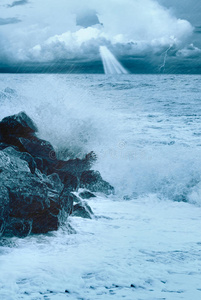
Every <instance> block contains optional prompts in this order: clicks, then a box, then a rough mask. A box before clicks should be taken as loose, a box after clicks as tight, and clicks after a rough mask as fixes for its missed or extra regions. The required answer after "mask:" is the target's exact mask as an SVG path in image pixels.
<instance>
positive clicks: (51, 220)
mask: <svg viewBox="0 0 201 300" xmlns="http://www.w3.org/2000/svg"><path fill="white" fill-rule="evenodd" d="M37 132H38V129H37V126H36V125H35V124H34V122H33V121H32V120H31V119H30V118H29V117H28V116H27V115H26V113H24V112H20V113H19V114H17V115H13V116H9V117H6V118H4V119H3V120H2V121H1V122H0V236H8V237H12V236H17V237H25V236H27V235H28V234H30V233H32V234H41V233H47V232H48V231H53V230H57V229H58V228H59V226H60V224H61V223H62V222H65V221H66V219H67V217H68V216H69V215H71V214H72V213H74V215H80V216H82V217H89V218H90V217H91V215H92V211H91V209H90V207H88V205H87V204H86V203H84V204H82V203H78V204H76V205H77V206H76V205H74V206H73V203H74V202H76V201H75V196H74V195H73V194H72V193H71V192H73V191H76V190H78V189H79V188H80V187H81V188H84V189H88V190H89V191H88V192H87V193H86V192H85V194H83V198H85V199H89V198H90V197H94V196H95V195H93V194H92V193H90V192H102V193H105V194H106V195H109V194H111V193H114V188H113V187H112V186H111V185H110V184H109V183H108V182H106V181H104V180H103V179H102V177H101V175H100V173H99V172H97V171H93V170H90V169H91V167H92V165H93V163H94V162H95V160H96V155H95V154H94V153H93V152H90V153H89V154H87V155H86V156H85V158H84V159H78V158H76V159H71V160H68V161H62V160H58V159H57V156H56V152H55V150H54V148H53V146H52V145H51V144H50V143H49V142H47V141H45V140H42V139H40V138H38V137H37V135H36V133H37ZM78 206H79V207H78ZM76 211H77V213H76Z"/></svg>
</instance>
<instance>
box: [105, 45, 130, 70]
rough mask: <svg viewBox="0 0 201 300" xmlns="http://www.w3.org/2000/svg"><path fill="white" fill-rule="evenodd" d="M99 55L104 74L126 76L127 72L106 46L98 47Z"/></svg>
mask: <svg viewBox="0 0 201 300" xmlns="http://www.w3.org/2000/svg"><path fill="white" fill-rule="evenodd" d="M100 55H101V59H102V62H103V67H104V72H105V74H107V75H111V74H128V71H127V70H126V69H125V68H124V67H123V66H122V65H121V64H120V62H118V60H117V59H116V57H115V56H114V55H113V54H112V53H111V52H110V50H109V49H108V48H107V47H106V46H100Z"/></svg>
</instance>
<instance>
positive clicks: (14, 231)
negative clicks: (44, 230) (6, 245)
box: [4, 218, 32, 238]
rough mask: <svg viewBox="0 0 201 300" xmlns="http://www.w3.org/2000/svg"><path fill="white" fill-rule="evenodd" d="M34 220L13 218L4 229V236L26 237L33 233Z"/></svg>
mask: <svg viewBox="0 0 201 300" xmlns="http://www.w3.org/2000/svg"><path fill="white" fill-rule="evenodd" d="M31 230H32V221H31V220H23V219H19V218H11V219H10V222H8V224H7V226H6V229H5V231H4V236H6V237H12V236H17V237H20V238H23V237H26V236H27V235H29V234H30V233H31Z"/></svg>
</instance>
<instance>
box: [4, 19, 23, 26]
mask: <svg viewBox="0 0 201 300" xmlns="http://www.w3.org/2000/svg"><path fill="white" fill-rule="evenodd" d="M19 22H21V20H20V19H18V18H0V26H2V25H8V24H15V23H19Z"/></svg>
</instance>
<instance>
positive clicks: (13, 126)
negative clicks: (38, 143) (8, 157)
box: [0, 112, 38, 140]
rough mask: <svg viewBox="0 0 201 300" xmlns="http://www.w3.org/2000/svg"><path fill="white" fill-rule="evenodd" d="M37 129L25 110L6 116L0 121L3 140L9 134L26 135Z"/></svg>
mask: <svg viewBox="0 0 201 300" xmlns="http://www.w3.org/2000/svg"><path fill="white" fill-rule="evenodd" d="M37 131H38V129H37V127H36V125H35V124H34V122H33V121H32V120H31V119H30V118H29V117H28V116H27V114H26V113H25V112H20V113H19V114H17V115H13V116H9V117H6V118H4V119H3V120H2V121H1V122H0V135H1V136H2V137H3V139H5V140H6V138H7V136H9V135H15V136H20V137H23V136H24V137H26V136H29V135H30V134H33V133H35V132H37Z"/></svg>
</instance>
